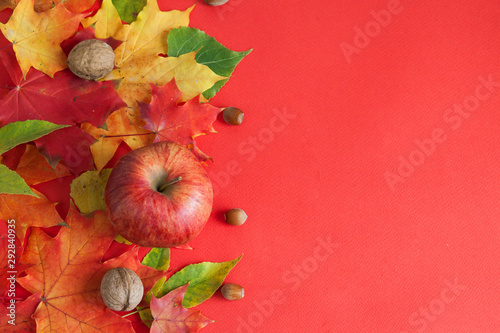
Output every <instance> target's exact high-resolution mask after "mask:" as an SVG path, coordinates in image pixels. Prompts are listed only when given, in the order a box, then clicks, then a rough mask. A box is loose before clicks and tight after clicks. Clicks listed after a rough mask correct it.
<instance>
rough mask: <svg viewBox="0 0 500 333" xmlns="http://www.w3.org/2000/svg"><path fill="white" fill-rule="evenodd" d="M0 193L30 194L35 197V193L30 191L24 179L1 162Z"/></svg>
mask: <svg viewBox="0 0 500 333" xmlns="http://www.w3.org/2000/svg"><path fill="white" fill-rule="evenodd" d="M0 193H5V194H20V195H32V196H35V197H36V194H35V193H33V191H31V189H30V187H29V186H28V185H27V184H26V182H25V181H24V179H23V178H22V177H21V176H19V175H18V174H17V173H16V172H15V171H12V170H10V169H9V168H8V167H7V166H5V165H3V164H0Z"/></svg>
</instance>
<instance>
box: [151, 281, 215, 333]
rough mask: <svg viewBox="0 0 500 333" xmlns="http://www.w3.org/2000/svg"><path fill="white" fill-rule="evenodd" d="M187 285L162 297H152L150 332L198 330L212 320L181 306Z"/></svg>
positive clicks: (178, 332) (183, 332)
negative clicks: (152, 319)
mask: <svg viewBox="0 0 500 333" xmlns="http://www.w3.org/2000/svg"><path fill="white" fill-rule="evenodd" d="M187 289H188V286H187V285H185V286H182V287H179V288H177V289H175V290H172V291H171V292H169V293H168V294H167V295H165V296H163V297H162V298H156V297H154V296H153V297H152V299H151V313H152V315H153V318H154V321H153V324H152V326H151V333H165V332H177V333H189V332H198V331H199V330H200V329H202V328H203V327H205V326H207V325H208V324H210V323H213V322H214V321H213V320H210V319H208V318H207V317H205V316H203V315H202V314H201V312H200V311H196V310H188V309H185V308H184V307H183V306H182V303H183V298H185V294H186V290H187Z"/></svg>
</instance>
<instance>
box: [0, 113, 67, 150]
mask: <svg viewBox="0 0 500 333" xmlns="http://www.w3.org/2000/svg"><path fill="white" fill-rule="evenodd" d="M63 127H68V125H57V124H53V123H51V122H48V121H44V120H25V121H16V122H14V123H10V124H7V125H5V126H3V127H2V128H0V137H1V138H2V141H0V154H3V153H5V152H6V151H8V150H10V149H12V148H14V147H15V146H17V145H20V144H22V143H26V142H29V141H33V140H36V139H38V138H40V137H42V136H44V135H47V134H49V133H51V132H53V131H55V130H57V129H60V128H63Z"/></svg>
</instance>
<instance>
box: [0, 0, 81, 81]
mask: <svg viewBox="0 0 500 333" xmlns="http://www.w3.org/2000/svg"><path fill="white" fill-rule="evenodd" d="M33 6H34V2H33V0H21V1H20V2H19V4H18V5H17V7H16V8H15V9H14V12H13V13H12V16H11V17H10V19H9V21H8V22H7V23H6V24H3V23H0V30H1V31H2V33H3V34H4V36H5V37H6V38H7V39H8V40H9V41H11V42H12V46H13V48H14V51H15V52H16V57H17V60H18V62H19V65H20V67H21V70H22V73H23V75H24V77H25V78H26V74H27V73H28V70H29V69H30V67H34V68H36V69H38V70H40V71H42V72H44V73H45V74H47V75H49V76H51V77H53V76H54V73H56V72H57V71H60V70H62V69H64V68H66V67H67V64H66V54H65V53H64V52H63V50H62V48H61V46H60V44H61V42H62V41H63V40H65V39H67V38H69V37H71V36H72V35H74V34H75V33H76V31H77V30H78V25H79V23H80V20H81V19H82V18H83V17H84V16H85V15H84V14H74V13H71V12H70V11H68V10H67V9H66V8H65V7H64V6H63V5H62V4H58V5H57V6H55V7H54V8H52V9H50V10H48V11H46V12H43V13H41V14H38V13H37V12H35V10H34V9H33Z"/></svg>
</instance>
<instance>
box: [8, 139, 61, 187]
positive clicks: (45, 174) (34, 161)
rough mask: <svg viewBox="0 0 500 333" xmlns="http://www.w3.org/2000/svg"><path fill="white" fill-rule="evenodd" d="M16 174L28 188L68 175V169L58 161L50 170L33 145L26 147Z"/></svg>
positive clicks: (45, 160)
mask: <svg viewBox="0 0 500 333" xmlns="http://www.w3.org/2000/svg"><path fill="white" fill-rule="evenodd" d="M16 172H17V173H18V174H19V176H21V177H22V178H23V179H24V181H25V182H26V184H28V185H30V186H31V185H36V184H40V183H44V182H48V181H50V180H53V179H56V178H59V177H66V176H69V175H70V172H69V170H68V168H67V167H66V166H65V165H64V163H63V162H62V161H59V162H58V163H57V165H56V167H55V168H52V166H50V164H49V163H48V162H47V159H46V158H45V157H44V156H43V155H42V154H41V153H40V152H39V151H38V149H37V148H36V146H34V145H26V151H25V152H24V154H23V156H22V157H21V161H20V162H19V164H18V166H17V168H16Z"/></svg>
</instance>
